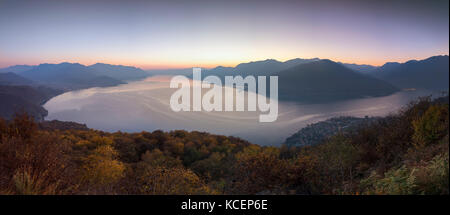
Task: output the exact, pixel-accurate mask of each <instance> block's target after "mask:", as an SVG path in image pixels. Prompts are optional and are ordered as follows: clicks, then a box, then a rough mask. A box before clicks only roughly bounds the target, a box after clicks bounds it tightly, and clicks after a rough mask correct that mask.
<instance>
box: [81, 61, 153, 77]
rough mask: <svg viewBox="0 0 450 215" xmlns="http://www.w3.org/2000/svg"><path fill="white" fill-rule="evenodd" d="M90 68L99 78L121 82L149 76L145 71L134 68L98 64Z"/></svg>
mask: <svg viewBox="0 0 450 215" xmlns="http://www.w3.org/2000/svg"><path fill="white" fill-rule="evenodd" d="M88 68H89V69H92V71H93V73H94V74H95V75H97V76H108V77H111V78H114V79H117V80H121V81H129V80H139V79H142V78H145V77H147V76H148V74H147V73H146V72H145V71H144V70H142V69H139V68H136V67H132V66H122V65H111V64H104V63H96V64H94V65H91V66H88Z"/></svg>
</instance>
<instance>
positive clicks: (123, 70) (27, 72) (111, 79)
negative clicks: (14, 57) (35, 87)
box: [0, 63, 149, 91]
mask: <svg viewBox="0 0 450 215" xmlns="http://www.w3.org/2000/svg"><path fill="white" fill-rule="evenodd" d="M0 72H4V73H3V74H2V75H5V74H10V75H11V74H16V75H19V76H21V77H23V78H25V79H28V80H30V81H32V82H34V83H35V84H41V85H45V86H49V87H53V88H58V89H63V90H66V91H67V90H75V89H84V88H90V87H108V86H115V85H119V84H123V83H126V81H132V80H139V79H142V78H145V77H147V76H149V74H147V73H146V72H145V71H144V70H142V69H139V68H136V67H130V66H122V65H110V64H102V63H97V64H94V65H91V66H84V65H81V64H78V63H60V64H40V65H38V66H12V67H8V68H4V69H0ZM5 78H7V77H6V75H5ZM8 79H11V78H8Z"/></svg>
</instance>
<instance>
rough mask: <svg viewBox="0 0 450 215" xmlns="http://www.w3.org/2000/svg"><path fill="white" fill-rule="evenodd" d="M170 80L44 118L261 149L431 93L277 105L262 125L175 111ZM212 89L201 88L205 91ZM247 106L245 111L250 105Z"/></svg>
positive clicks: (90, 93)
mask: <svg viewBox="0 0 450 215" xmlns="http://www.w3.org/2000/svg"><path fill="white" fill-rule="evenodd" d="M170 78H171V77H170V76H154V77H150V78H147V79H145V80H142V81H136V82H130V83H127V84H122V85H119V86H115V87H104V88H89V89H85V90H77V91H71V92H67V93H64V94H62V95H59V96H56V97H54V98H52V99H51V100H49V101H48V102H47V103H46V104H45V105H44V108H45V109H47V110H48V116H47V117H46V120H54V119H57V120H63V121H73V122H78V123H84V124H86V125H87V126H88V127H89V128H93V129H98V130H104V131H110V132H114V131H119V130H120V131H124V132H139V131H144V130H145V131H154V130H158V129H161V130H164V131H170V130H179V129H180V130H188V131H192V130H197V131H205V132H210V133H214V134H222V135H232V136H237V137H240V138H243V139H246V140H248V141H250V142H252V143H256V144H260V145H279V144H281V143H282V142H283V141H284V140H285V139H286V138H287V137H288V136H290V135H292V134H293V133H295V132H296V131H298V130H299V129H301V128H303V127H305V126H307V125H308V124H311V123H315V122H318V121H322V120H326V119H328V118H331V117H336V116H355V117H364V116H385V115H387V114H389V113H395V112H396V111H398V110H399V108H401V107H402V106H403V105H405V104H407V103H408V102H410V101H411V100H412V99H414V98H417V97H418V96H424V95H429V94H431V92H429V91H400V92H398V93H395V94H392V95H390V96H385V97H376V98H364V99H354V100H347V101H342V102H335V103H327V104H298V103H288V102H283V101H279V113H278V119H277V120H276V121H275V122H270V123H260V122H259V120H258V118H259V115H260V114H261V113H260V112H248V111H244V112H236V111H233V112H214V111H213V112H206V111H201V112H192V111H190V112H174V111H172V109H171V108H170V97H171V95H172V93H173V92H175V90H176V89H170V88H169V82H170ZM208 90H209V89H203V90H202V93H205V92H207V91H208ZM246 108H247V107H246Z"/></svg>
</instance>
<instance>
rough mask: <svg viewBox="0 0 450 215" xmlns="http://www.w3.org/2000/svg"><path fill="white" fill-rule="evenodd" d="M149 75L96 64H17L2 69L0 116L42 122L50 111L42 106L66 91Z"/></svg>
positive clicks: (126, 68)
mask: <svg viewBox="0 0 450 215" xmlns="http://www.w3.org/2000/svg"><path fill="white" fill-rule="evenodd" d="M147 76H148V74H147V73H146V72H145V71H143V70H141V69H139V68H136V67H129V66H121V65H109V64H101V63H97V64H94V65H91V66H84V65H81V64H78V63H60V64H40V65H38V66H27V65H17V66H12V67H8V68H4V69H0V101H1V104H0V116H1V117H3V118H6V119H11V118H12V117H13V115H14V113H15V112H20V111H25V112H27V113H29V114H30V115H32V116H33V117H34V118H35V119H37V120H43V119H44V117H45V116H46V115H47V111H46V110H45V109H44V108H43V107H42V105H43V104H44V103H45V102H46V101H47V100H49V99H50V98H52V97H54V96H56V95H58V94H60V93H63V92H65V91H70V90H77V89H85V88H90V87H108V86H115V85H119V84H124V83H126V82H125V81H129V80H138V79H142V78H145V77H147Z"/></svg>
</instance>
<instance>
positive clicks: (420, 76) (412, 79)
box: [372, 55, 449, 90]
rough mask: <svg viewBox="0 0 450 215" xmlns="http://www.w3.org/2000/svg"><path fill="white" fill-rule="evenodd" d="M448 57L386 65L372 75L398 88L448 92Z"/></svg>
mask: <svg viewBox="0 0 450 215" xmlns="http://www.w3.org/2000/svg"><path fill="white" fill-rule="evenodd" d="M448 58H449V56H448V55H446V56H434V57H430V58H427V59H425V60H419V61H417V60H411V61H408V62H406V63H387V64H385V65H383V66H382V67H380V68H379V69H377V70H376V71H374V72H373V73H372V75H373V76H374V77H377V78H379V79H381V80H385V81H387V82H389V83H391V84H393V85H394V86H397V87H399V88H418V89H429V90H448V88H449V64H448Z"/></svg>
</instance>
